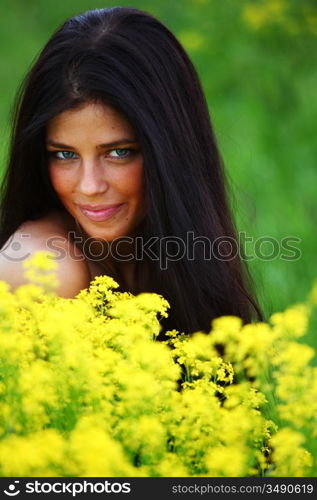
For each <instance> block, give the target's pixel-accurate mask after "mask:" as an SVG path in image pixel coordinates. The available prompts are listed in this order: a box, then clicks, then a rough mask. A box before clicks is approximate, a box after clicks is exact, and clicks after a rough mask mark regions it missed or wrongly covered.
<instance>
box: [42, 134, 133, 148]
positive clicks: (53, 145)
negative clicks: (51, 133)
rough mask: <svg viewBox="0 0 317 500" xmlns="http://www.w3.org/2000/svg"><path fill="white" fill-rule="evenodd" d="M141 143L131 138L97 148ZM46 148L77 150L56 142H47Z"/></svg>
mask: <svg viewBox="0 0 317 500" xmlns="http://www.w3.org/2000/svg"><path fill="white" fill-rule="evenodd" d="M138 142H139V141H137V140H135V139H130V138H125V137H124V138H122V139H119V140H117V141H113V142H108V143H105V144H98V146H97V148H110V147H114V146H119V145H120V144H136V143H138ZM46 146H51V147H53V148H60V149H63V148H65V149H75V148H74V147H73V146H68V145H67V144H62V143H60V142H54V141H47V143H46Z"/></svg>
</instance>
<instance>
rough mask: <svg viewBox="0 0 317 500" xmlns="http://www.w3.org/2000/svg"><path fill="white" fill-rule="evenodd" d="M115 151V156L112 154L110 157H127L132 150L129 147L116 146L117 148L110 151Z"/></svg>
mask: <svg viewBox="0 0 317 500" xmlns="http://www.w3.org/2000/svg"><path fill="white" fill-rule="evenodd" d="M113 151H115V152H116V153H117V156H112V158H118V159H120V158H128V157H129V156H130V155H131V154H132V152H133V150H132V149H129V148H118V149H112V150H111V152H113Z"/></svg>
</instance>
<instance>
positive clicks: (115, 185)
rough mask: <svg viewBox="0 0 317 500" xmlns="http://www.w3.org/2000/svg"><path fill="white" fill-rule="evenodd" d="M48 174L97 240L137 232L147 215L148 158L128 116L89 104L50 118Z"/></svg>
mask: <svg viewBox="0 0 317 500" xmlns="http://www.w3.org/2000/svg"><path fill="white" fill-rule="evenodd" d="M46 148H47V150H48V158H49V159H48V166H49V175H50V179H51V182H52V185H53V188H54V190H55V192H56V193H57V195H58V197H59V199H60V200H61V202H62V203H63V205H64V207H65V208H66V210H67V211H68V212H69V213H70V214H71V215H72V216H73V217H75V219H77V220H78V222H79V223H80V225H81V226H82V228H83V230H84V231H85V232H86V234H88V235H89V236H91V237H93V238H95V239H103V240H106V241H113V240H114V239H116V238H120V237H122V236H128V235H130V234H132V233H133V231H134V229H135V228H136V226H137V225H138V224H139V223H140V222H141V220H142V219H143V218H144V215H145V208H144V188H143V157H142V152H141V145H140V143H139V142H138V141H137V137H136V135H135V132H134V131H133V129H132V127H131V125H130V123H129V122H128V121H127V119H126V118H125V117H124V116H122V115H121V114H119V113H118V112H117V111H116V110H115V109H114V108H112V107H110V106H105V105H103V104H96V103H94V104H93V103H85V104H83V105H82V106H80V107H78V108H75V109H71V110H68V111H64V112H63V113H61V114H59V115H58V116H56V117H55V118H53V119H52V120H50V121H49V123H48V126H47V134H46Z"/></svg>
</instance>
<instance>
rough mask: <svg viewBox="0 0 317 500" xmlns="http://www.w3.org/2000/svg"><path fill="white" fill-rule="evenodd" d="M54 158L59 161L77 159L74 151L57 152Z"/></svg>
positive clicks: (54, 153)
mask: <svg viewBox="0 0 317 500" xmlns="http://www.w3.org/2000/svg"><path fill="white" fill-rule="evenodd" d="M53 156H54V157H55V158H56V159H57V160H73V159H74V158H75V157H76V155H75V153H74V152H73V151H55V152H53Z"/></svg>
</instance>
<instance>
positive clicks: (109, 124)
mask: <svg viewBox="0 0 317 500" xmlns="http://www.w3.org/2000/svg"><path fill="white" fill-rule="evenodd" d="M118 133H120V134H122V133H124V134H130V135H133V128H132V126H131V124H130V123H129V121H128V120H127V119H126V117H125V116H124V115H122V114H121V113H119V112H118V111H117V110H116V109H115V108H114V107H112V106H109V105H105V104H101V103H84V104H82V105H80V106H78V107H76V108H72V109H69V110H66V111H63V112H62V113H60V114H59V115H57V116H55V117H54V118H52V119H51V120H49V122H48V124H47V127H46V135H47V137H48V138H50V139H56V138H57V135H58V138H59V139H61V137H60V136H61V135H62V136H64V137H67V136H69V137H70V136H78V137H86V138H87V137H93V136H100V135H103V136H104V135H105V134H108V135H109V134H111V135H113V137H115V136H116V135H117V134H118Z"/></svg>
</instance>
